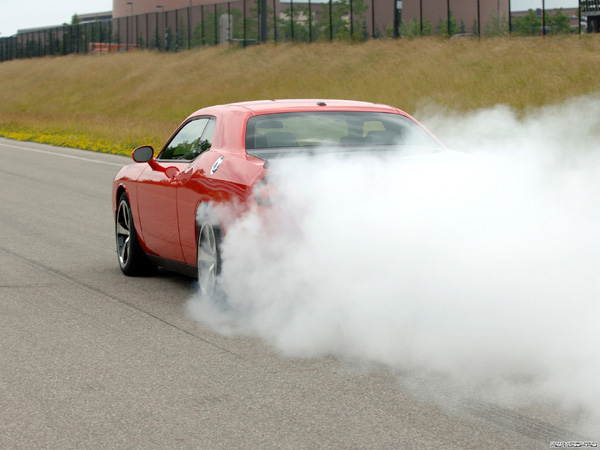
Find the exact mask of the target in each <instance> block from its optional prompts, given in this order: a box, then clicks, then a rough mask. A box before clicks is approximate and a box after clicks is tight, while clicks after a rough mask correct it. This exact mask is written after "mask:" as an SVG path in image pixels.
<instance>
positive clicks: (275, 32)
mask: <svg viewBox="0 0 600 450" xmlns="http://www.w3.org/2000/svg"><path fill="white" fill-rule="evenodd" d="M309 1H310V0H309ZM273 40H274V41H275V42H277V0H273Z"/></svg>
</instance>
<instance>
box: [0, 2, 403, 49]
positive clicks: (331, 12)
mask: <svg viewBox="0 0 600 450" xmlns="http://www.w3.org/2000/svg"><path fill="white" fill-rule="evenodd" d="M367 1H369V3H370V4H369V5H367V3H366V2H365V0H337V1H333V0H330V1H329V2H328V3H314V4H313V3H311V2H310V0H309V1H308V3H304V2H303V3H301V4H294V3H293V2H292V3H289V4H284V5H282V4H280V3H279V0H268V1H263V2H255V1H252V0H239V1H229V2H222V3H215V4H210V5H195V6H190V7H186V8H181V9H174V10H157V11H155V12H152V13H148V14H139V15H133V16H128V17H120V18H114V19H109V20H98V21H94V22H85V23H79V24H72V25H63V26H61V27H56V28H48V29H40V30H35V31H30V32H24V33H19V34H17V35H16V36H13V37H9V38H0V61H6V60H10V59H16V58H32V57H38V56H46V55H67V54H72V53H105V52H116V51H119V52H126V51H131V50H134V49H138V48H144V49H157V50H161V51H180V50H184V49H190V48H192V47H197V46H207V45H218V44H237V45H242V46H247V45H252V44H255V43H257V42H261V41H262V42H266V41H277V42H286V41H305V42H314V41H320V40H334V39H335V40H337V39H355V40H365V39H368V38H370V37H378V36H381V35H383V34H384V32H385V30H383V29H382V27H384V26H385V23H384V22H385V21H381V20H378V19H376V15H375V2H374V0H367ZM269 3H270V4H269ZM261 4H262V9H264V10H265V11H264V14H263V13H262V11H261ZM394 6H395V5H394ZM389 9H390V10H389V11H386V12H387V13H388V14H387V17H389V16H390V15H391V14H395V13H396V11H395V10H393V8H392V7H391V6H390V8H389ZM368 10H370V11H369V14H367V11H368ZM383 13H384V12H383V11H382V14H383ZM367 16H368V17H367ZM384 16H385V14H384ZM388 31H389V30H388Z"/></svg>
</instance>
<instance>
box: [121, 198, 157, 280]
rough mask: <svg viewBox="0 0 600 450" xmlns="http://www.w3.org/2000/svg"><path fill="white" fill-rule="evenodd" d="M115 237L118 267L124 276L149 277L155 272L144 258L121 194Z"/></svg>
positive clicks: (126, 202) (125, 200)
mask: <svg viewBox="0 0 600 450" xmlns="http://www.w3.org/2000/svg"><path fill="white" fill-rule="evenodd" d="M115 236H116V238H117V255H118V257H119V267H121V271H122V272H123V273H124V274H125V275H129V276H138V275H151V274H153V273H154V272H156V266H155V265H154V264H152V262H150V260H149V259H148V258H147V257H146V254H145V253H144V251H143V250H142V247H141V246H140V242H139V241H138V237H137V234H136V232H135V224H134V222H133V216H132V215H131V206H130V205H129V199H128V198H127V194H126V193H123V194H121V198H120V199H119V206H118V208H117V214H116V215H115Z"/></svg>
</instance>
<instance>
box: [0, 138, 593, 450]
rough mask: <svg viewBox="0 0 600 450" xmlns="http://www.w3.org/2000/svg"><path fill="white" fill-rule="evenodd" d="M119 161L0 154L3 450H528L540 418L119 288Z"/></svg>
mask: <svg viewBox="0 0 600 450" xmlns="http://www.w3.org/2000/svg"><path fill="white" fill-rule="evenodd" d="M130 161H131V160H130V159H127V158H124V157H120V156H115V155H106V154H96V153H92V152H85V151H79V150H73V149H65V148H53V147H50V146H46V145H41V144H34V143H27V142H15V141H9V140H6V139H0V192H1V194H0V198H1V202H2V203H1V204H2V207H1V208H0V226H1V229H0V231H1V232H0V361H1V363H0V399H1V400H0V402H1V403H0V448H1V449H34V448H40V449H41V448H43V449H101V448H111V449H180V448H181V449H275V448H291V449H315V448H332V449H346V448H354V449H362V448H368V449H377V448H380V449H407V450H410V449H419V450H422V449H535V448H539V449H542V448H544V449H545V448H549V447H550V443H551V442H552V441H573V440H576V439H584V438H586V436H581V435H580V434H578V433H577V423H576V421H577V418H573V417H568V416H566V417H565V415H564V414H562V413H557V412H556V411H555V410H554V409H553V408H551V407H544V406H543V405H537V406H530V407H528V408H525V409H519V410H510V409H506V408H502V407H499V406H494V405H489V404H484V403H476V402H473V403H471V404H468V405H462V407H461V408H458V409H456V408H451V407H444V406H442V405H441V404H440V403H438V402H436V401H429V400H427V399H424V398H423V397H420V398H418V397H415V396H414V395H412V394H411V393H410V392H408V391H407V390H406V389H404V388H403V385H402V383H401V377H402V374H398V373H392V372H391V371H389V370H387V369H386V368H383V367H376V368H374V367H370V368H368V369H365V368H364V367H361V366H360V365H352V364H348V363H344V362H341V361H337V360H336V359H334V358H320V359H293V358H286V357H283V356H281V355H279V354H278V353H277V352H276V351H274V350H273V349H272V348H270V347H269V346H267V345H265V344H264V343H263V342H261V341H260V340H258V339H254V338H249V337H227V336H222V335H219V334H217V333H214V332H211V331H210V330H207V329H204V328H203V327H202V325H200V324H198V323H196V322H194V321H192V320H191V319H189V318H188V316H187V315H186V309H185V304H186V302H187V300H188V299H189V298H190V296H191V295H193V293H194V281H193V280H192V279H189V278H186V277H183V276H180V275H176V274H172V273H168V272H164V271H161V272H160V273H159V274H158V275H157V276H155V277H151V278H128V277H125V276H124V275H122V274H121V272H120V270H119V267H118V263H117V256H116V253H115V250H114V247H115V245H114V223H113V215H112V211H111V199H110V194H111V180H112V178H113V177H114V175H115V174H116V172H117V171H118V169H119V167H121V166H122V165H124V164H128V163H129V162H130Z"/></svg>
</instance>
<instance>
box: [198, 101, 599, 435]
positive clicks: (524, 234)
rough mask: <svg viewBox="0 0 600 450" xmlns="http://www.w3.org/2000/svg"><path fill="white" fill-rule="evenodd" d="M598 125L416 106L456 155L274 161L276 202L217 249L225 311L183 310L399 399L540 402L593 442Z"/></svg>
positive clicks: (594, 110)
mask: <svg viewBox="0 0 600 450" xmlns="http://www.w3.org/2000/svg"><path fill="white" fill-rule="evenodd" d="M599 113H600V100H599V99H587V100H586V99H574V100H571V101H569V102H566V103H565V104H563V105H559V106H554V107H546V108H541V109H536V110H531V111H529V112H527V113H526V114H525V115H524V116H523V117H521V118H518V117H517V114H516V113H514V112H513V111H512V110H510V109H509V108H506V107H496V108H493V109H490V110H483V111H477V112H473V113H469V114H464V115H459V114H455V113H451V112H448V111H440V110H439V109H437V110H436V109H435V108H431V107H429V108H426V109H425V110H424V111H423V112H422V113H421V114H417V117H419V118H420V119H421V120H422V122H423V123H425V124H427V125H428V126H429V127H430V128H431V129H432V130H434V131H435V132H436V134H437V135H438V137H440V139H441V140H442V141H443V142H444V143H446V144H447V145H448V146H449V147H451V148H454V149H457V150H461V151H464V152H465V153H466V155H461V154H454V153H449V154H444V155H434V156H422V157H415V158H406V159H393V158H389V157H387V158H375V157H371V158H367V157H360V158H359V157H353V158H341V157H339V156H338V157H324V158H315V159H296V160H293V161H288V163H287V164H281V165H279V166H276V168H275V169H274V170H273V177H272V179H273V183H274V185H275V186H276V190H277V202H276V205H275V206H274V207H273V208H271V209H270V210H269V211H268V212H266V213H265V212H263V213H261V214H257V213H256V212H250V213H248V214H246V215H245V216H244V217H242V218H241V219H240V220H237V221H236V222H235V223H233V224H232V225H231V226H230V227H229V228H228V230H227V235H226V237H225V240H224V242H223V244H222V252H223V253H222V254H223V262H224V264H223V272H222V274H221V281H222V284H223V286H224V288H225V290H226V291H227V306H223V305H222V304H218V303H214V302H207V301H204V300H203V299H201V298H200V297H199V296H198V297H196V298H193V299H192V300H191V301H190V302H189V305H188V306H189V311H190V314H191V315H192V317H194V318H195V319H196V320H198V321H200V322H202V323H204V324H206V325H209V326H211V327H213V328H214V329H216V330H218V331H220V332H223V333H240V334H248V335H254V336H259V337H260V338H262V339H264V340H265V341H266V342H267V343H268V344H270V345H273V346H275V347H276V348H277V349H278V350H279V351H280V352H282V353H283V354H285V355H290V356H303V357H320V356H324V355H334V356H336V357H338V358H340V359H345V360H349V361H359V362H372V363H376V364H384V365H386V366H388V367H389V368H390V369H392V370H396V371H398V372H402V373H403V374H404V376H403V380H404V382H405V383H406V386H408V387H411V385H412V387H413V388H414V389H415V392H416V391H418V390H419V388H418V385H419V382H418V381H417V380H422V379H427V380H428V390H429V391H432V390H434V389H433V388H432V383H431V380H434V379H435V380H437V381H436V383H438V386H440V389H443V386H450V385H451V386H453V390H454V391H457V390H458V392H460V393H461V394H460V395H464V396H466V397H474V398H482V399H484V400H486V401H494V402H500V403H509V404H514V403H515V402H522V401H524V399H526V398H530V399H548V400H550V401H553V402H556V403H557V404H559V405H561V406H562V407H563V408H566V409H577V408H579V409H581V410H583V414H584V416H586V417H587V420H588V425H589V423H591V424H592V425H591V426H592V428H593V429H594V431H600V426H599V425H600V406H599V404H598V401H597V399H598V398H600V383H598V382H597V378H598V373H600V353H599V352H598V343H599V342H600V326H599V318H600V301H599V300H600V276H598V273H599V269H600V252H599V250H600V206H599V203H600V201H599V200H598V198H599V195H600V177H599V176H598V175H600V174H599V172H600V164H599V163H600V151H599V150H598V149H597V147H598V144H597V142H598V137H599V136H598V131H597V130H600V127H599V126H598V125H599V123H598V120H599V119H598V118H600V114H599Z"/></svg>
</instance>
